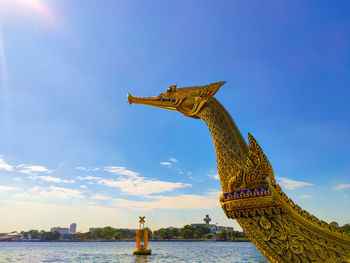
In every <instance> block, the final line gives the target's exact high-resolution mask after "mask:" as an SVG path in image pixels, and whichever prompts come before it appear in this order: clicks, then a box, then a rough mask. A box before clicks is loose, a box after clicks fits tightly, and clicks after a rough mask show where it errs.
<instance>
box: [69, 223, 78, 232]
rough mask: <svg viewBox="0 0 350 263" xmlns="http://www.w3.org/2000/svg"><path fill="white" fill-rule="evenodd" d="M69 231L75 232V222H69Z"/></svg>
mask: <svg viewBox="0 0 350 263" xmlns="http://www.w3.org/2000/svg"><path fill="white" fill-rule="evenodd" d="M69 232H70V233H75V232H77V224H76V223H72V224H70V226H69Z"/></svg>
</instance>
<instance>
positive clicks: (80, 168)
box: [75, 166, 100, 172]
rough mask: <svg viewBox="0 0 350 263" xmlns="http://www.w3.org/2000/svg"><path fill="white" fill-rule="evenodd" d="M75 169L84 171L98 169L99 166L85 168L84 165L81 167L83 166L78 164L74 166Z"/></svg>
mask: <svg viewBox="0 0 350 263" xmlns="http://www.w3.org/2000/svg"><path fill="white" fill-rule="evenodd" d="M75 169H77V170H80V171H84V172H89V171H99V170H100V168H98V167H89V168H86V167H83V166H78V167H76V168H75Z"/></svg>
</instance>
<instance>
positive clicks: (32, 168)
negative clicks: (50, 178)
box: [17, 164, 53, 175]
mask: <svg viewBox="0 0 350 263" xmlns="http://www.w3.org/2000/svg"><path fill="white" fill-rule="evenodd" d="M17 168H21V170H20V171H19V172H21V173H25V174H30V175H38V173H52V172H53V170H49V169H47V168H45V167H44V166H40V165H28V164H20V165H17Z"/></svg>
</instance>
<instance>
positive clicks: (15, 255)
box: [0, 242, 268, 263]
mask: <svg viewBox="0 0 350 263" xmlns="http://www.w3.org/2000/svg"><path fill="white" fill-rule="evenodd" d="M148 247H149V248H150V249H152V255H150V256H134V255H133V254H132V250H133V249H135V243H134V242H0V262H1V263H2V262H89V263H90V262H132V263H155V262H159V263H166V262H181V263H183V262H196V263H197V262H225V263H229V262H235V263H236V262H237V263H238V262H239V263H243V262H244V263H247V262H268V261H267V260H266V259H265V257H264V256H262V255H261V253H260V252H259V251H258V250H257V249H256V248H255V246H254V245H253V244H252V243H251V242H150V243H149V245H148Z"/></svg>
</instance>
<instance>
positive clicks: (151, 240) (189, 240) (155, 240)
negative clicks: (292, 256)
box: [1, 238, 251, 243]
mask: <svg viewBox="0 0 350 263" xmlns="http://www.w3.org/2000/svg"><path fill="white" fill-rule="evenodd" d="M1 242H18V243H27V242H45V243H46V242H51V243H53V242H87V243H89V242H115V243H119V242H136V241H135V240H59V241H43V240H19V241H1ZM148 242H149V243H150V242H209V243H211V242H251V241H250V240H249V239H248V238H247V239H239V240H226V241H225V240H212V239H159V240H158V239H150V240H149V241H148Z"/></svg>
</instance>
